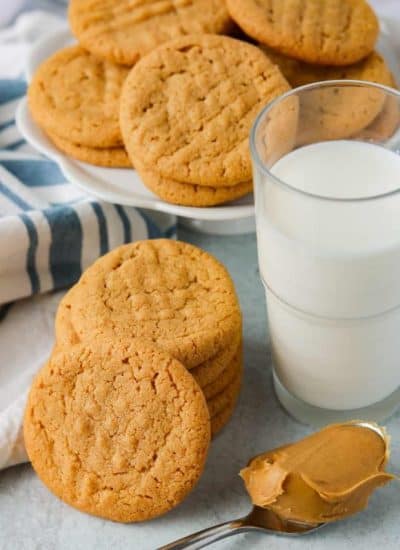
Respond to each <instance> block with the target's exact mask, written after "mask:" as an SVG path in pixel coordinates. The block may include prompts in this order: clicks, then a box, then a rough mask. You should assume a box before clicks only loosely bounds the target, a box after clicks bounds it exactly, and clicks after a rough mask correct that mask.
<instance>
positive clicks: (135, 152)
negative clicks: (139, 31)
mask: <svg viewBox="0 0 400 550" xmlns="http://www.w3.org/2000/svg"><path fill="white" fill-rule="evenodd" d="M288 89H289V85H288V83H287V82H286V80H285V79H284V78H283V76H282V74H281V72H280V71H279V69H278V68H277V67H276V66H275V65H273V64H272V63H271V62H270V61H269V59H268V58H267V57H266V56H265V55H264V54H263V53H262V52H261V51H260V50H259V48H257V47H256V46H253V45H251V44H247V43H245V42H241V41H239V40H235V39H233V38H228V37H226V36H213V35H193V36H187V37H185V38H181V39H179V40H174V41H171V42H168V43H166V44H164V45H163V46H160V47H158V48H157V49H156V50H153V51H152V52H151V53H150V54H149V55H147V56H146V57H144V58H143V59H141V60H140V61H139V62H138V63H137V65H135V67H133V69H132V71H131V72H130V74H129V76H128V78H127V80H126V81H125V84H124V87H123V91H122V95H121V114H120V123H121V131H122V135H123V139H124V143H125V147H126V149H127V151H128V155H129V157H130V159H131V160H132V162H133V164H134V165H135V166H137V165H138V164H139V162H140V164H141V165H142V166H144V167H151V170H152V171H153V172H156V173H157V174H158V175H159V176H161V177H164V178H168V179H171V180H176V181H178V182H181V183H191V184H197V185H204V186H208V187H224V186H234V185H237V184H242V185H243V182H249V181H250V180H251V178H252V171H251V161H250V153H249V142H248V137H249V132H250V128H251V126H252V124H253V122H254V119H255V117H256V115H257V113H258V112H259V110H260V109H261V107H263V106H264V105H265V104H266V103H268V102H269V101H270V100H271V99H273V98H274V97H277V96H278V95H279V94H281V93H282V92H285V91H287V90H288Z"/></svg>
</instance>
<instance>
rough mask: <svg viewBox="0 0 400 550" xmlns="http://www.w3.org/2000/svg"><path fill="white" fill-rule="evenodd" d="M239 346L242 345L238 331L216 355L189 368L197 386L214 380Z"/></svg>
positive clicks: (240, 334) (229, 361) (205, 384)
mask: <svg viewBox="0 0 400 550" xmlns="http://www.w3.org/2000/svg"><path fill="white" fill-rule="evenodd" d="M239 346H242V333H241V331H238V332H237V334H234V335H233V336H232V340H231V342H229V344H228V345H227V346H226V347H224V348H223V349H221V350H220V351H219V352H218V353H217V354H216V355H214V356H213V357H210V358H209V359H207V361H204V363H201V364H200V365H196V366H195V367H193V368H191V369H190V374H192V375H193V376H194V377H195V378H196V381H197V383H198V384H199V386H207V385H208V384H211V383H212V382H215V380H217V378H219V376H220V374H221V373H222V372H223V371H224V370H225V369H226V367H227V365H229V364H230V363H231V361H232V359H233V358H234V357H235V355H236V353H237V351H238V348H239Z"/></svg>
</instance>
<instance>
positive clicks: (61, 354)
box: [24, 342, 210, 522]
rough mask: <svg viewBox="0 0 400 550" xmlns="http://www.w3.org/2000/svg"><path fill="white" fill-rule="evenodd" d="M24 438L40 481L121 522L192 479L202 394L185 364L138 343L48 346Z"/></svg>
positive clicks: (169, 503) (154, 511)
mask: <svg viewBox="0 0 400 550" xmlns="http://www.w3.org/2000/svg"><path fill="white" fill-rule="evenodd" d="M24 439H25V445H26V449H27V452H28V456H29V458H30V460H31V462H32V466H33V468H34V469H35V471H36V473H37V474H38V475H39V477H40V478H41V480H42V481H43V483H44V484H45V485H46V486H47V487H48V488H49V489H50V490H51V491H52V492H53V493H54V494H55V495H57V496H58V497H59V498H61V499H62V500H63V501H65V502H67V503H68V504H70V505H71V506H74V507H75V508H77V509H78V510H81V511H83V512H87V513H90V514H94V515H96V516H101V517H104V518H107V519H111V520H114V521H121V522H133V521H143V520H146V519H150V518H153V517H155V516H159V515H160V514H163V513H165V512H167V511H168V510H170V509H172V508H174V507H175V506H176V505H177V504H179V503H180V502H181V501H182V500H183V499H184V498H185V496H186V495H187V494H188V493H189V492H190V491H191V489H192V488H193V486H194V485H195V484H196V482H197V480H198V479H199V477H200V475H201V473H202V470H203V467H204V463H205V460H206V457H207V451H208V446H209V441H210V420H209V415H208V411H207V406H206V402H205V399H204V396H203V395H202V392H201V390H200V388H199V387H198V385H197V384H196V382H195V381H194V379H193V377H192V376H190V374H189V373H188V372H187V370H186V369H185V367H184V366H183V365H181V364H180V363H179V362H178V361H176V360H175V359H173V358H172V357H170V356H169V355H168V354H166V353H165V352H163V351H161V350H159V349H157V348H155V347H154V346H150V345H146V344H144V343H142V342H132V344H131V345H129V346H126V347H125V348H124V347H122V346H118V345H116V346H112V347H110V348H107V347H103V348H100V346H97V349H96V350H94V349H90V348H87V347H84V346H76V347H74V348H73V349H70V350H68V351H57V352H55V353H53V355H52V356H51V358H50V360H49V362H48V363H47V365H46V366H45V367H44V368H43V369H42V370H41V371H40V373H39V374H38V376H37V377H36V380H35V381H34V384H33V386H32V389H31V391H30V395H29V398H28V403H27V407H26V412H25V421H24Z"/></svg>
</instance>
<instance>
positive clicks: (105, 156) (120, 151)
mask: <svg viewBox="0 0 400 550" xmlns="http://www.w3.org/2000/svg"><path fill="white" fill-rule="evenodd" d="M47 135H48V136H49V138H50V139H51V141H52V142H53V143H54V145H55V146H56V147H57V149H60V151H62V152H63V153H65V154H67V155H68V156H70V157H73V158H74V159H77V160H80V161H82V162H87V163H89V164H94V165H95V166H104V167H105V168H132V163H131V161H130V160H129V157H128V155H127V153H126V151H125V149H124V147H110V148H107V149H106V148H103V149H101V148H95V147H86V146H85V145H76V144H75V143H72V142H70V141H68V140H66V139H63V138H61V137H59V136H56V134H53V133H51V132H47Z"/></svg>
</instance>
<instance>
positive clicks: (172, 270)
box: [56, 239, 241, 368]
mask: <svg viewBox="0 0 400 550" xmlns="http://www.w3.org/2000/svg"><path fill="white" fill-rule="evenodd" d="M240 331H241V313H240V308H239V304H238V299H237V297H236V293H235V289H234V286H233V282H232V279H231V278H230V276H229V274H228V272H227V271H226V269H225V268H224V267H223V266H222V265H221V264H220V263H219V262H218V261H217V260H216V259H215V258H214V257H213V256H211V255H210V254H208V253H207V252H205V251H203V250H201V249H199V248H197V247H195V246H193V245H191V244H187V243H183V242H179V241H173V240H168V239H158V240H157V239H155V240H147V241H136V242H134V243H131V244H127V245H123V246H121V247H119V248H116V249H115V250H113V251H112V252H110V253H108V254H106V255H105V256H103V257H102V258H100V259H98V260H97V261H96V262H95V263H94V264H93V265H92V266H91V267H89V268H88V269H87V270H86V271H85V273H84V274H83V275H82V277H81V279H80V281H79V282H78V284H77V285H75V287H73V289H72V290H71V291H69V292H68V293H67V294H66V295H65V297H64V298H63V300H62V301H61V304H60V306H59V310H58V312H57V317H56V337H57V342H58V343H59V344H60V345H62V344H66V345H69V344H71V343H74V342H79V341H82V342H85V341H86V342H87V341H89V342H93V341H95V342H103V341H115V340H117V341H130V340H131V339H132V338H140V339H145V340H150V341H152V342H155V343H157V345H159V346H160V347H161V348H163V349H165V350H166V351H168V352H169V353H170V354H171V355H172V356H173V357H175V358H177V359H179V360H181V361H182V363H183V364H184V365H185V366H186V367H188V368H190V367H194V366H196V365H199V364H200V363H203V362H204V361H206V360H207V359H208V358H210V357H213V356H215V355H216V354H217V353H218V351H219V350H221V349H223V348H224V347H226V346H227V345H228V343H229V342H231V341H232V339H233V338H234V337H235V335H236V334H237V333H238V332H240Z"/></svg>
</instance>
